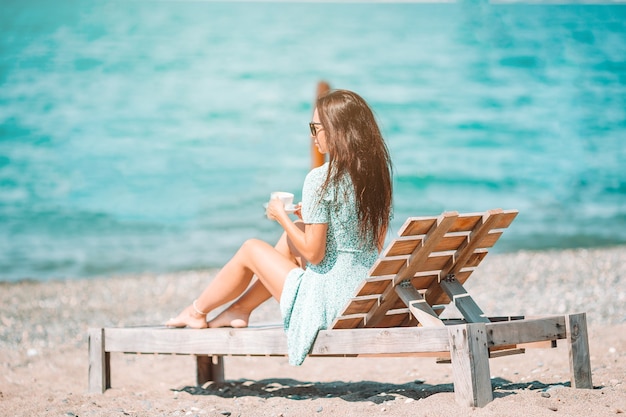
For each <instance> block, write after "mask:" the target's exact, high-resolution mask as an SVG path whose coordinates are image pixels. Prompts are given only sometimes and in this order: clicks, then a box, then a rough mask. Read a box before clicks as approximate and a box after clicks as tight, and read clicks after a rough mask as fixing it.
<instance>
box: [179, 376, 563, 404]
mask: <svg viewBox="0 0 626 417" xmlns="http://www.w3.org/2000/svg"><path fill="white" fill-rule="evenodd" d="M557 385H558V386H566V387H569V386H570V383H569V382H566V383H557V384H544V383H542V382H539V381H529V382H524V383H512V382H511V381H508V380H506V379H502V378H494V379H492V380H491V386H492V388H493V393H494V394H493V395H494V398H503V397H507V396H509V395H514V394H515V391H519V390H547V389H549V388H550V387H552V386H557ZM173 391H183V392H187V393H189V394H192V395H216V396H219V397H222V398H234V397H244V396H254V397H261V398H270V397H284V398H289V399H293V400H308V399H317V398H341V399H343V400H345V401H355V402H356V401H372V402H374V403H376V404H381V403H383V402H385V401H390V400H394V399H395V398H396V397H398V396H403V397H406V398H412V399H414V400H419V399H423V398H427V397H429V396H431V395H434V394H439V393H442V392H454V386H453V384H452V383H450V384H438V385H430V384H426V383H425V382H424V381H420V380H417V381H414V382H409V383H405V384H390V383H383V382H373V381H361V382H343V381H333V382H303V381H296V380H293V379H265V380H260V381H250V380H237V381H226V382H220V383H216V382H208V383H206V384H204V385H202V386H186V387H183V388H180V389H174V390H173Z"/></svg>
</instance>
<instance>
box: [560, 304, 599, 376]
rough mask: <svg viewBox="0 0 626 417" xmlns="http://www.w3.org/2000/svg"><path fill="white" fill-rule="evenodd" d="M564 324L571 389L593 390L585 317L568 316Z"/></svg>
mask: <svg viewBox="0 0 626 417" xmlns="http://www.w3.org/2000/svg"><path fill="white" fill-rule="evenodd" d="M565 323H566V325H567V344H568V347H569V366H570V373H571V381H572V388H593V383H592V382H591V362H590V360H589V338H588V337H589V336H588V335H587V315H586V314H585V313H579V314H570V315H568V316H567V320H566V321H565Z"/></svg>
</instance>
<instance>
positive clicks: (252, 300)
mask: <svg viewBox="0 0 626 417" xmlns="http://www.w3.org/2000/svg"><path fill="white" fill-rule="evenodd" d="M296 224H298V226H299V227H300V228H302V229H304V224H303V223H301V222H298V223H296ZM274 249H276V250H277V251H278V252H279V253H281V254H282V255H283V256H285V257H286V258H288V259H291V260H292V261H293V262H294V263H296V264H297V265H299V266H300V267H301V268H304V267H305V266H306V265H305V264H304V260H303V258H302V257H301V256H299V254H298V253H297V251H296V250H295V248H294V247H293V246H292V244H291V242H290V241H289V240H288V239H287V234H286V233H283V235H282V236H281V238H280V239H279V240H278V242H277V243H276V245H274ZM271 296H272V295H271V294H270V292H269V291H268V290H267V288H265V286H264V285H263V283H262V282H261V280H259V279H256V280H255V281H254V282H253V283H252V285H250V287H248V289H247V290H246V291H245V292H244V293H243V295H242V296H241V297H239V298H238V299H237V301H235V302H234V303H233V304H231V305H230V306H229V307H228V308H227V309H226V310H224V311H222V312H221V313H220V314H219V315H217V317H215V318H214V319H212V320H211V321H209V323H208V326H209V327H247V326H248V321H249V319H250V314H251V313H252V310H254V309H255V308H257V307H258V306H260V305H261V304H263V303H264V302H265V301H267V300H268V299H269V298H270V297H271Z"/></svg>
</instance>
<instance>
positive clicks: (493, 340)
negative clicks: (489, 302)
mask: <svg viewBox="0 0 626 417" xmlns="http://www.w3.org/2000/svg"><path fill="white" fill-rule="evenodd" d="M486 326H487V327H486V328H487V333H488V335H489V337H488V345H489V347H490V348H491V347H494V346H502V345H519V344H522V343H529V342H541V341H544V340H557V339H564V338H565V336H566V332H565V317H564V316H552V317H543V318H535V319H524V320H513V321H503V322H497V323H493V322H492V323H488V324H486Z"/></svg>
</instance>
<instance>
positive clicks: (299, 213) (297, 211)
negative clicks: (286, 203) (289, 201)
mask: <svg viewBox="0 0 626 417" xmlns="http://www.w3.org/2000/svg"><path fill="white" fill-rule="evenodd" d="M293 214H295V215H296V216H298V218H299V219H300V220H302V201H301V202H299V203H298V204H296V209H295V210H294V212H293Z"/></svg>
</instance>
